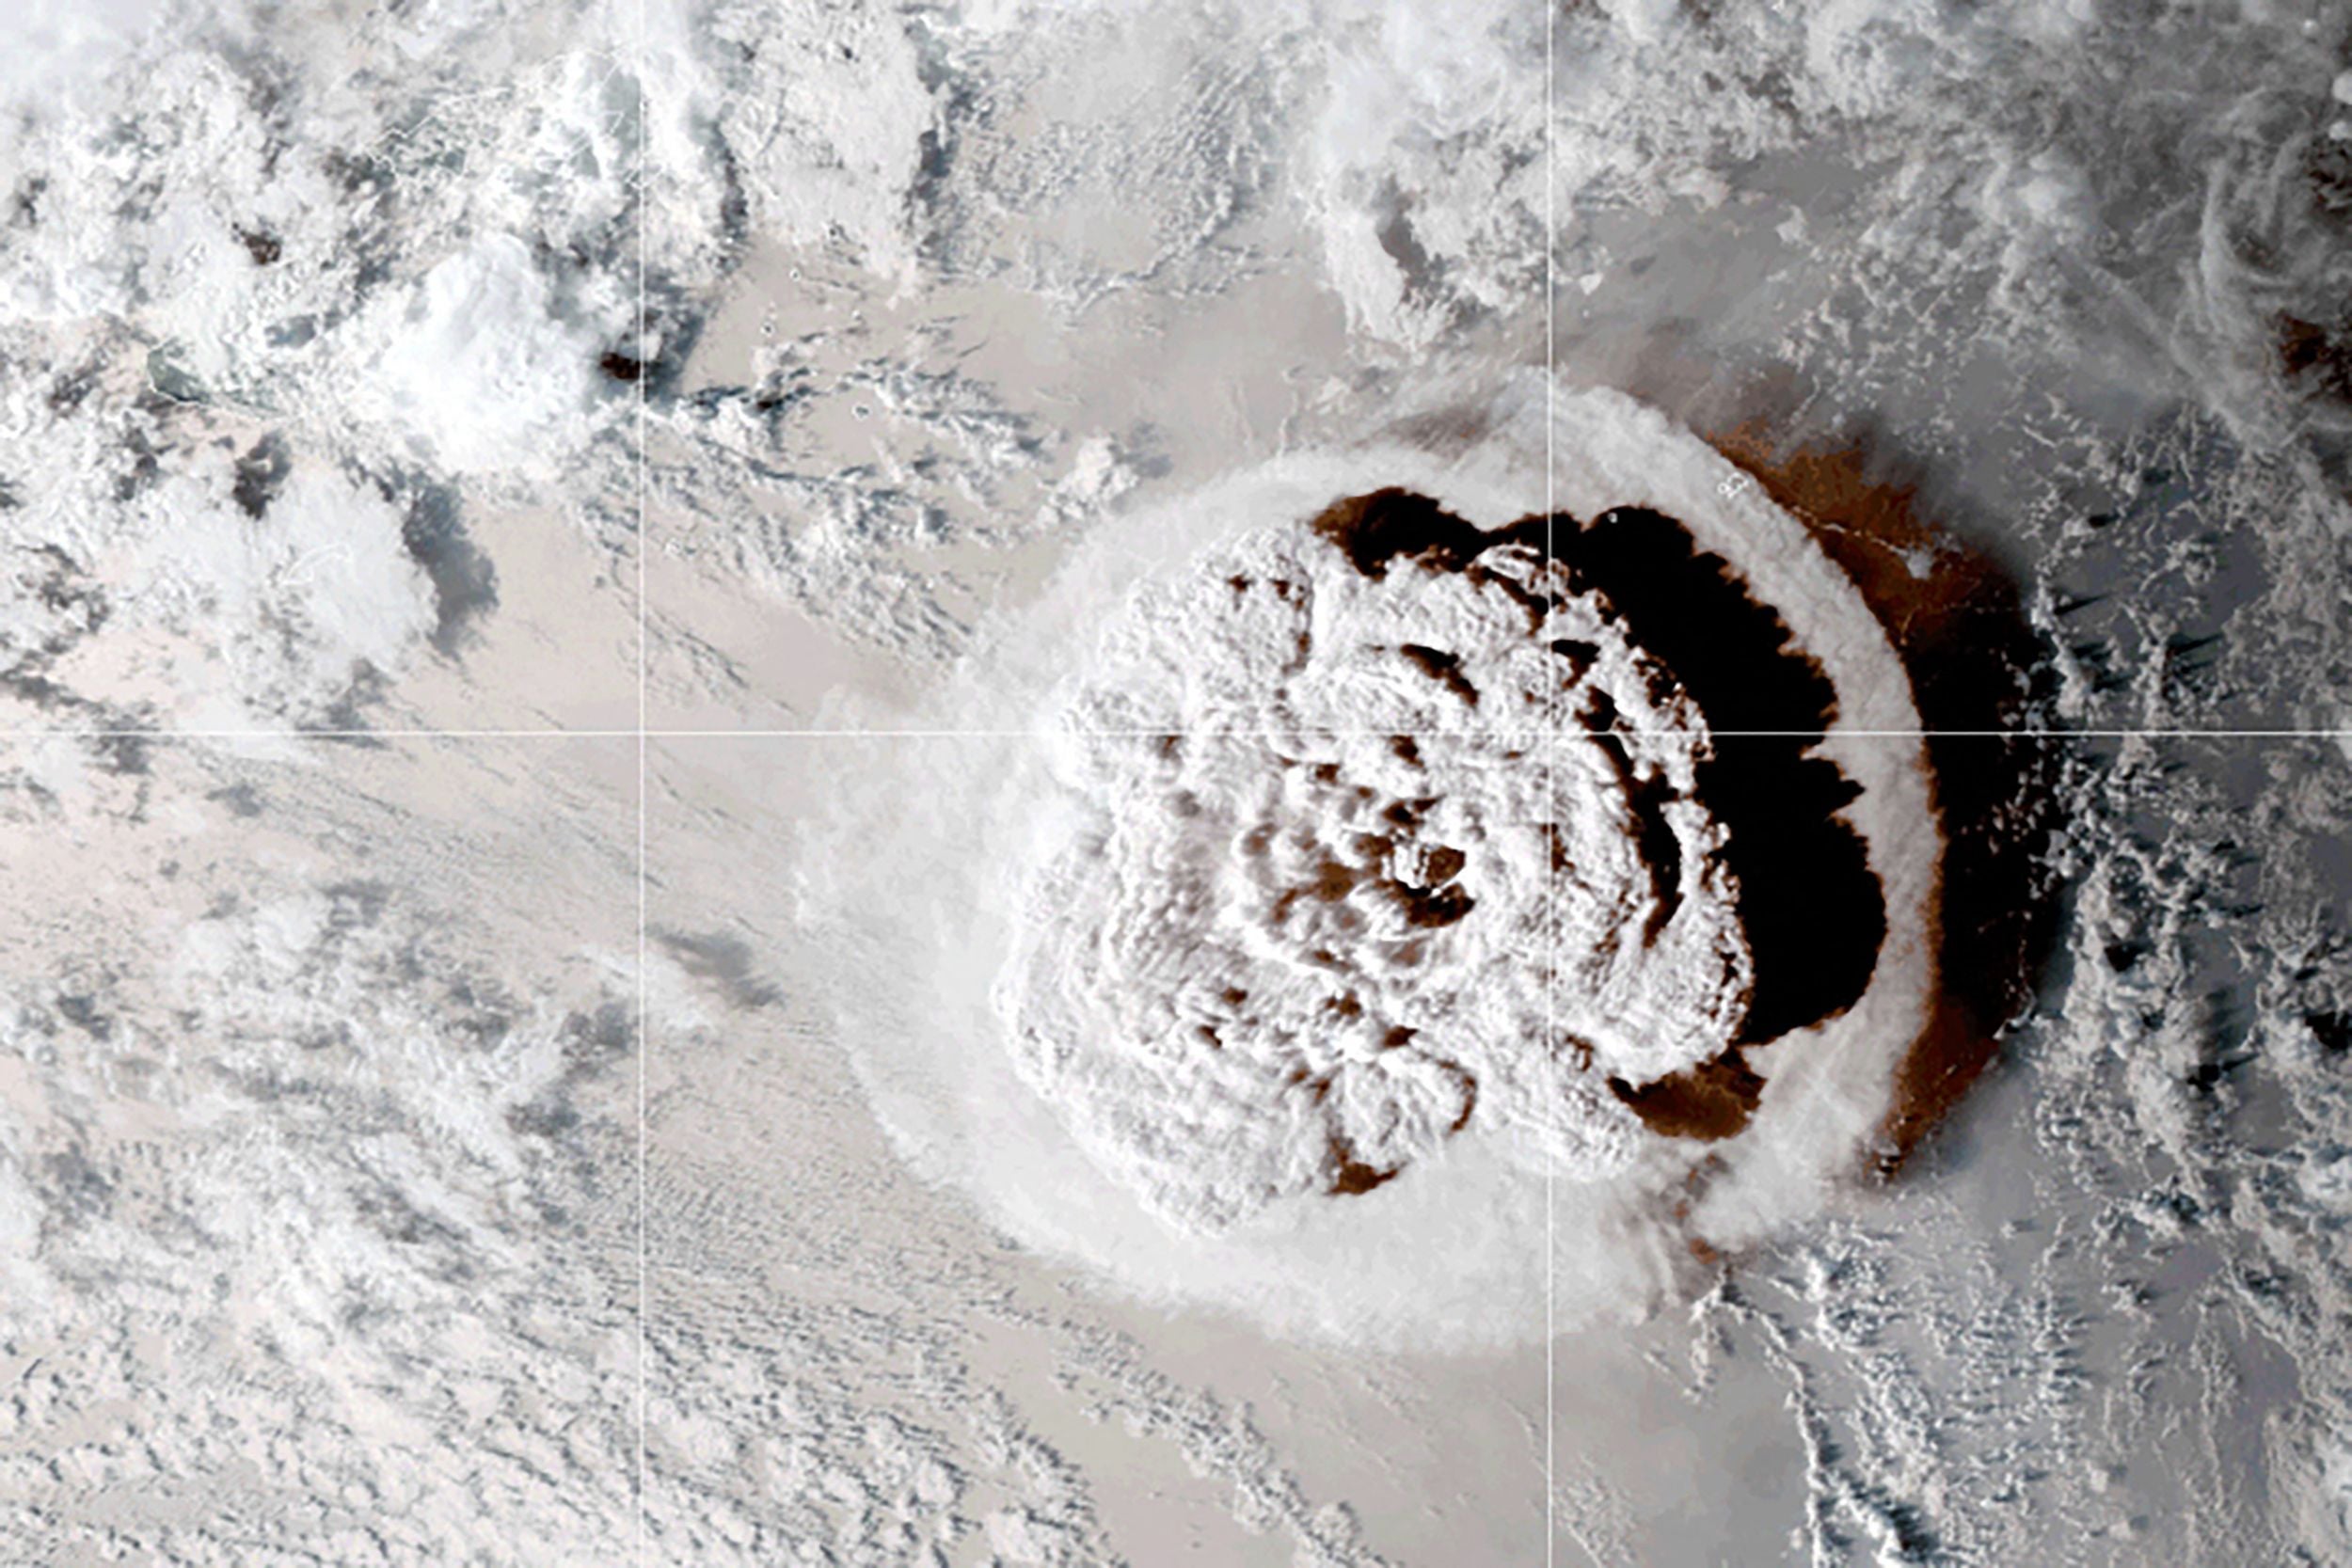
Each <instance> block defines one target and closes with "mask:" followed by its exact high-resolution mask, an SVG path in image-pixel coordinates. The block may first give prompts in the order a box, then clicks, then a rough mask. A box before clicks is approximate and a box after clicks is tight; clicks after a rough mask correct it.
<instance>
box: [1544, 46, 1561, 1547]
mask: <svg viewBox="0 0 2352 1568" xmlns="http://www.w3.org/2000/svg"><path fill="white" fill-rule="evenodd" d="M1559 10H1560V8H1559V7H1558V6H1557V5H1554V4H1551V3H1550V0H1546V4H1545V6H1544V557H1545V559H1546V560H1548V561H1549V560H1557V559H1558V557H1557V555H1556V554H1555V553H1554V547H1553V540H1552V528H1553V526H1554V522H1553V520H1554V518H1555V517H1556V516H1557V515H1558V514H1559V507H1558V504H1557V502H1556V500H1555V499H1554V485H1553V450H1554V447H1555V445H1556V443H1557V429H1556V423H1557V421H1556V416H1555V408H1554V404H1555V399H1556V395H1557V388H1558V383H1559V378H1560V367H1559V363H1558V361H1559V355H1560V339H1559V332H1558V328H1557V324H1556V322H1555V320H1554V315H1553V312H1554V309H1555V305H1556V300H1555V293H1554V290H1553V285H1552V254H1551V253H1552V250H1553V248H1554V247H1555V246H1556V245H1558V243H1559V225H1558V222H1557V214H1555V212H1554V211H1553V207H1554V203H1555V202H1556V201H1557V199H1558V195H1557V192H1558V185H1557V182H1556V180H1555V175H1556V173H1557V169H1556V168H1555V166H1554V155H1553V147H1552V142H1553V131H1552V123H1553V115H1552V48H1553V30H1554V27H1555V25H1556V21H1557V18H1558V16H1559ZM1559 704H1560V692H1559V690H1558V689H1557V686H1556V684H1555V686H1554V689H1553V690H1552V692H1551V694H1550V709H1549V718H1550V719H1551V725H1550V734H1549V736H1547V737H1546V739H1545V741H1544V799H1545V800H1550V799H1552V791H1553V790H1554V789H1555V788H1556V787H1557V785H1558V782H1559V781H1558V776H1557V768H1558V767H1559V758H1560V707H1559ZM1545 876H1546V886H1547V888H1548V889H1549V896H1548V897H1547V898H1546V899H1545V901H1544V902H1545V912H1544V945H1545V948H1546V949H1547V961H1546V963H1545V965H1544V1048H1545V1050H1547V1051H1552V1050H1557V1049H1558V1048H1559V1033H1560V1029H1559V1025H1560V1020H1559V1016H1558V1011H1557V1007H1556V1000H1557V999H1556V997H1555V995H1554V992H1553V986H1554V982H1555V980H1556V979H1557V977H1558V975H1557V971H1558V965H1557V964H1555V963H1552V962H1551V961H1549V955H1550V954H1556V953H1558V952H1559V951H1560V878H1559V874H1558V872H1557V871H1556V870H1555V869H1554V868H1553V867H1552V865H1551V862H1550V859H1549V849H1547V851H1546V860H1545ZM1555 1099H1556V1097H1555ZM1552 1112H1553V1117H1554V1121H1555V1123H1556V1122H1557V1119H1558V1115H1559V1107H1558V1105H1557V1104H1556V1103H1555V1104H1554V1105H1553V1107H1552ZM1561 1131H1562V1130H1561V1129H1560V1128H1559V1127H1558V1126H1557V1125H1555V1126H1554V1127H1553V1129H1552V1134H1553V1136H1554V1137H1555V1138H1557V1137H1559V1136H1560V1134H1561ZM1558 1165H1559V1162H1558V1161H1556V1160H1554V1159H1552V1158H1551V1157H1550V1153H1549V1150H1547V1151H1546V1156H1545V1159H1544V1568H1553V1565H1554V1564H1555V1563H1556V1562H1557V1560H1558V1556H1559V1545H1560V1531H1559V1528H1558V1525H1557V1523H1556V1522H1555V1520H1554V1517H1553V1514H1554V1511H1555V1509H1556V1507H1557V1504H1556V1501H1555V1499H1557V1497H1559V1495H1560V1488H1559V1485H1558V1484H1557V1472H1556V1462H1555V1454H1554V1447H1555V1445H1554V1441H1553V1439H1554V1434H1555V1433H1556V1432H1557V1430H1558V1418H1557V1412H1556V1410H1555V1409H1554V1404H1555V1402H1556V1400H1557V1394H1556V1392H1555V1391H1556V1390H1557V1388H1558V1387H1559V1381H1560V1380H1559V1378H1558V1376H1557V1375H1556V1370H1555V1367H1554V1357H1555V1356H1556V1354H1557V1351H1556V1348H1555V1344H1556V1341H1557V1339H1558V1338H1559V1325H1558V1321H1557V1315H1556V1311H1555V1296H1556V1292H1557V1289H1558V1273H1559V1270H1558V1264H1559V1226H1558V1224H1557V1223H1556V1222H1557V1212H1556V1192H1557V1189H1558V1186H1559V1172H1558Z"/></svg>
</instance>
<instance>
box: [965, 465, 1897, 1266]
mask: <svg viewBox="0 0 2352 1568" xmlns="http://www.w3.org/2000/svg"><path fill="white" fill-rule="evenodd" d="M1109 647H1110V655H1109V657H1107V658H1105V659H1104V660H1103V661H1102V662H1101V663H1099V664H1097V665H1095V666H1093V667H1091V668H1089V670H1088V671H1087V673H1086V674H1085V675H1084V677H1083V678H1082V679H1081V680H1080V681H1079V682H1078V683H1077V688H1076V689H1075V691H1074V692H1073V694H1072V695H1071V697H1070V698H1069V700H1068V705H1067V707H1066V709H1065V711H1064V713H1063V716H1062V717H1063V721H1064V723H1065V724H1066V726H1067V727H1068V735H1067V738H1066V741H1065V743H1064V745H1063V746H1062V748H1061V750H1060V752H1059V756H1058V760H1057V774H1058V776H1059V778H1060V780H1061V782H1062V783H1063V784H1065V785H1066V786H1067V787H1068V788H1069V789H1070V791H1071V793H1072V795H1073V798H1075V799H1077V800H1082V801H1084V802H1086V803H1087V806H1088V807H1089V809H1087V810H1084V811H1082V812H1080V813H1077V814H1073V816H1072V818H1071V819H1070V821H1069V823H1068V827H1067V835H1068V836H1067V843H1066V845H1065V847H1063V849H1062V850H1061V851H1060V852H1059V853H1058V854H1057V855H1055V856H1054V857H1053V858H1052V859H1051V860H1050V861H1049V862H1048V863H1046V864H1045V865H1043V866H1042V867H1041V869H1040V871H1039V873H1038V875H1037V877H1036V879H1035V882H1034V884H1033V886H1032V888H1031V891H1030V895H1029V900H1028V910H1027V914H1026V918H1025V919H1024V921H1023V922H1022V923H1021V927H1020V935H1019V937H1018V939H1017V941H1016V945H1015V952H1014V958H1013V961H1012V963H1011V965H1010V967H1009V970H1008V974H1007V979H1006V983H1005V986H1004V989H1003V992H1002V1006H1003V1011H1004V1013H1005V1015H1006V1017H1007V1020H1008V1022H1009V1026H1010V1032H1011V1035H1012V1038H1013V1042H1014V1053H1015V1058H1016V1061H1017V1062H1018V1064H1019V1066H1020V1069H1021V1071H1022V1074H1023V1076H1024V1077H1025V1079H1026V1080H1027V1081H1028V1082H1029V1083H1030V1084H1031V1085H1034V1086H1035V1087H1036V1088H1037V1089H1038V1091H1039V1092H1040V1093H1041V1094H1042V1095H1044V1096H1045V1097H1046V1098H1047V1099H1049V1100H1051V1101H1054V1102H1055V1103H1057V1104H1058V1105H1061V1106H1063V1107H1064V1108H1065V1114H1066V1115H1067V1116H1068V1117H1070V1120H1071V1122H1072V1125H1073V1131H1074V1132H1077V1134H1078V1135H1079V1137H1080V1138H1081V1140H1082V1141H1083V1142H1084V1143H1085V1144H1086V1145H1087V1147H1088V1148H1089V1151H1090V1152H1091V1153H1093V1154H1094V1156H1095V1157H1096V1158H1097V1159H1098V1160H1099V1161H1100V1162H1101V1163H1102V1164H1104V1167H1105V1168H1106V1169H1108V1170H1110V1171H1112V1172H1113V1173H1114V1174H1115V1175H1116V1176H1117V1177H1118V1178H1119V1179H1120V1180H1123V1181H1125V1182H1127V1183H1129V1184H1130V1185H1132V1186H1133V1187H1134V1188H1135V1189H1136V1192H1137V1193H1138V1194H1139V1195H1140V1196H1142V1197H1143V1198H1144V1199H1145V1201H1146V1202H1147V1203H1148V1204H1149V1205H1150V1206H1151V1207H1152V1210H1153V1211H1154V1212H1156V1213H1158V1214H1159V1215H1161V1216H1162V1217H1164V1218H1165V1219H1167V1220H1169V1221H1171V1222H1173V1223H1175V1224H1177V1225H1180V1226H1184V1227H1188V1228H1193V1229H1198V1230H1203V1231H1209V1232H1216V1231H1222V1230H1224V1229H1226V1228H1227V1227H1231V1226H1232V1225H1233V1224H1235V1223H1237V1222H1239V1221H1241V1220H1245V1219H1247V1218H1248V1217H1249V1216H1251V1215H1252V1214H1255V1213H1257V1212H1259V1211H1261V1210H1263V1208H1265V1207H1266V1206H1267V1205H1269V1204H1271V1203H1274V1202H1277V1201H1279V1200H1280V1199H1283V1198H1286V1197H1293V1196H1301V1195H1317V1194H1320V1195H1327V1196H1355V1195H1359V1194H1362V1193H1365V1192H1368V1191H1370V1190H1371V1189H1373V1188H1375V1187H1377V1186H1379V1185H1381V1184H1383V1183H1385V1182H1388V1181H1390V1180H1394V1179H1396V1178H1398V1177H1400V1176H1401V1175H1403V1174H1404V1173H1405V1172H1406V1171H1407V1170H1408V1169H1409V1168H1410V1167H1411V1166H1412V1165H1413V1164H1415V1163H1416V1162H1419V1161H1421V1160H1423V1159H1425V1158H1427V1157H1428V1156H1429V1155H1430V1154H1432V1153H1433V1152H1435V1151H1436V1150H1437V1149H1438V1148H1439V1147H1440V1146H1441V1145H1442V1144H1444V1143H1445V1142H1446V1140H1448V1139H1450V1138H1454V1137H1456V1136H1461V1135H1465V1134H1471V1133H1476V1134H1481V1135H1486V1136H1491V1137H1493V1138H1496V1139H1498V1140H1501V1141H1502V1144H1503V1145H1504V1146H1505V1148H1507V1149H1508V1151H1509V1153H1510V1155H1511V1157H1512V1158H1514V1159H1515V1160H1517V1161H1518V1162H1520V1163H1522V1164H1526V1165H1528V1166H1529V1167H1530V1168H1532V1169H1542V1168H1543V1167H1544V1166H1545V1165H1546V1164H1551V1165H1553V1166H1554V1167H1555V1168H1556V1169H1557V1170H1558V1171H1559V1172H1561V1173H1563V1174H1565V1175H1569V1176H1571V1177H1574V1178H1577V1179H1582V1180H1589V1179H1592V1178H1595V1177H1601V1176H1611V1175H1615V1174H1617V1173H1619V1172H1621V1171H1623V1170H1625V1169H1626V1168H1627V1167H1628V1166H1629V1164H1631V1163H1632V1160H1633V1158H1634V1154H1635V1151H1636V1149H1637V1148H1638V1146H1639V1145H1640V1143H1641V1141H1642V1140H1643V1139H1644V1138H1645V1136H1647V1135H1650V1134H1651V1133H1654V1132H1662V1133H1665V1134H1668V1135H1688V1136H1698V1137H1702V1138H1707V1137H1722V1136H1726V1135H1729V1134H1732V1133H1736V1132H1739V1131H1740V1128H1741V1127H1742V1126H1743V1125H1744V1124H1745V1122H1746V1120H1747V1118H1748V1116H1749V1114H1750V1113H1751V1112H1752V1111H1753V1109H1754V1107H1755V1105H1756V1100H1757V1096H1758V1093H1759V1091H1760V1089H1761V1087H1762V1080H1761V1079H1760V1078H1759V1077H1758V1076H1757V1075H1756V1072H1755V1071H1754V1069H1751V1068H1750V1067H1749V1066H1748V1065H1747V1064H1746V1062H1745V1060H1744V1058H1743V1052H1744V1048H1745V1047H1747V1046H1749V1045H1754V1044H1760V1043H1763V1042H1766V1041H1769V1040H1772V1039H1775V1038H1778V1037H1781V1036H1783V1035H1785V1034H1787V1033H1788V1031H1789V1030H1790V1029H1792V1028H1797V1027H1801V1026H1804V1025H1807V1024H1812V1023H1818V1022H1820V1021H1821V1020H1822V1019H1824V1018H1826V1017H1829V1016H1831V1015H1832V1014H1834V1013H1836V1012H1838V1011H1842V1010H1843V1009H1844V1008H1845V1007H1847V1006H1851V1003H1852V1002H1853V1001H1854V999H1855V998H1856V997H1858V996H1859V995H1860V994H1861V992H1862V990H1863V987H1864V985H1865V984H1866V983H1867V979H1868V975H1869V972H1870V969H1871V967H1872V965H1873V963H1874V962H1875V960H1876V958H1877V954H1878V947H1879V942H1880V940H1881V938H1882V936H1883V930H1884V911H1883V904H1882V901H1881V898H1880V894H1879V889H1878V884H1877V880H1876V878H1875V877H1874V876H1873V875H1872V874H1871V873H1870V871H1869V869H1868V867H1867V863H1866V862H1865V858H1864V854H1863V848H1862V843H1861V840H1860V839H1859V837H1858V836H1857V835H1856V834H1855V833H1854V832H1853V831H1852V830H1851V828H1850V827H1848V826H1847V825H1846V824H1845V823H1843V822H1841V821H1838V820H1836V818H1835V816H1832V813H1833V812H1834V811H1835V810H1836V808H1837V807H1840V806H1842V805H1844V804H1845V803H1846V802H1847V801H1848V800H1850V799H1851V797H1852V795H1853V794H1854V793H1855V788H1854V786H1853V784H1851V781H1849V780H1848V779H1847V778H1846V777H1845V775H1844V774H1842V773H1841V772H1840V771H1839V770H1838V769H1837V768H1836V767H1835V766H1834V765H1833V764H1829V763H1826V762H1820V761H1818V760H1814V759H1811V758H1809V757H1808V756H1807V754H1806V753H1807V750H1808V745H1809V742H1810V740H1811V738H1812V735H1811V733H1810V732H1817V731H1819V730H1820V728H1821V726H1822V725H1823V724H1825V723H1826V721H1828V719H1829V718H1830V716H1831V713H1832V710H1833V708H1834V705H1835V695H1834V693H1833V691H1832V690H1831V689H1830V685H1829V683H1828V681H1827V680H1826V678H1824V677H1823V676H1822V674H1821V673H1820V668H1819V666H1818V665H1817V664H1816V663H1815V662H1814V661H1813V660H1811V659H1810V658H1808V657H1805V656H1804V654H1802V653H1801V652H1798V651H1796V650H1793V649H1791V648H1790V647H1789V646H1788V629H1787V627H1786V626H1784V625H1783V624H1782V622H1781V621H1780V619H1779V617H1778V616H1777V615H1776V614H1774V613H1773V612H1772V610H1770V609H1769V608H1768V607H1765V606H1763V605H1760V604H1758V603H1757V602H1756V600H1755V599H1753V598H1752V597H1751V596H1749V594H1747V592H1746V590H1745V588H1744V587H1743V585H1742V583H1741V581H1740V578H1738V577H1737V576H1736V575H1734V574H1733V573H1732V571H1731V570H1730V568H1729V567H1728V565H1727V563H1726V562H1724V560H1723V559H1722V558H1721V557H1720V556H1717V555H1714V554H1712V553H1710V552H1703V551H1699V550H1697V549H1696V548H1695V547H1694V546H1693V543H1692V538H1691V535H1690V532H1689V531H1688V530H1687V529H1686V528H1685V527H1684V526H1683V525H1681V524H1679V523H1677V521H1675V520H1674V519H1673V518H1671V517H1668V516H1666V515H1662V514H1661V513H1658V512H1654V511H1648V510H1617V511H1612V512H1609V513H1607V514H1604V515H1602V516H1600V517H1598V518H1597V519H1595V520H1594V521H1593V523H1592V524H1591V525H1590V526H1589V527H1587V526H1582V525H1580V524H1579V523H1578V522H1577V521H1576V520H1575V519H1574V518H1572V517H1566V516H1557V517H1550V518H1547V517H1544V516H1540V515H1538V516H1531V517H1528V518H1525V519H1523V520H1521V521H1519V522H1517V523H1515V524H1512V525H1510V526H1508V527H1505V528H1501V529H1497V530H1494V531H1482V530H1480V529H1478V528H1476V527H1475V526H1473V525H1471V524H1470V523H1469V522H1467V521H1465V520H1464V519H1462V518H1461V517H1459V516H1457V515H1454V514H1452V513H1449V512H1447V511H1446V510H1445V509H1444V508H1442V507H1441V506H1439V505H1438V503H1437V502H1435V501H1434V500H1432V499H1429V498H1428V497H1425V496H1422V495H1417V494H1414V493H1411V492H1407V491H1404V490H1397V489H1389V490H1383V491H1378V492H1375V493H1373V494H1371V495H1367V496H1359V497H1352V498H1348V499H1343V500H1341V501H1339V502H1337V503H1335V504H1334V505H1332V506H1331V507H1329V508H1328V509H1327V510H1326V511H1324V512H1323V513H1322V514H1320V515H1318V516H1316V517H1314V518H1312V519H1311V520H1301V521H1299V522H1296V523H1293V524H1291V525H1289V526H1287V527H1276V528H1270V529H1265V530H1263V531H1256V532H1252V533H1250V534H1248V535H1247V536H1245V537H1244V538H1242V539H1241V540H1238V541H1236V542H1234V543H1232V544H1230V545H1227V546H1223V547H1220V548H1218V549H1215V550H1212V551H1210V552H1209V553H1208V554H1206V555H1205V556H1204V557H1203V558H1202V559H1201V560H1200V562H1197V563H1196V564H1195V565H1193V566H1192V567H1191V568H1190V569H1189V570H1188V571H1186V572H1185V573H1184V574H1183V575H1182V576H1180V577H1178V578H1175V579H1174V580H1172V581H1168V582H1163V583H1158V584H1154V585H1153V586H1152V588H1151V589H1150V590H1148V591H1146V592H1144V593H1142V594H1137V595H1136V597H1135V598H1134V599H1133V600H1132V601H1131V603H1130V604H1129V606H1128V608H1127V610H1126V613H1125V617H1124V619H1122V620H1121V621H1120V623H1119V625H1118V626H1116V627H1115V628H1114V629H1113V631H1112V633H1111V635H1110V638H1109ZM1723 726H1731V727H1734V728H1737V729H1740V730H1742V731H1751V732H1753V731H1771V732H1788V731H1795V732H1799V733H1798V734H1796V735H1793V736H1792V735H1788V734H1783V733H1771V734H1741V735H1739V736H1736V737H1730V738H1727V739H1726V740H1725V741H1724V743H1723V744H1721V745H1719V744H1717V743H1716V741H1715V739H1714V736H1713V731H1714V729H1715V728H1718V727H1723ZM1792 916H1797V917H1801V918H1803V919H1804V927H1798V926H1795V925H1792V924H1791V917H1792ZM1801 929H1802V930H1803V933H1804V934H1803V935H1802V937H1801V938H1798V939H1797V940H1792V938H1795V937H1796V935H1797V933H1798V931H1799V930H1801Z"/></svg>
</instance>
